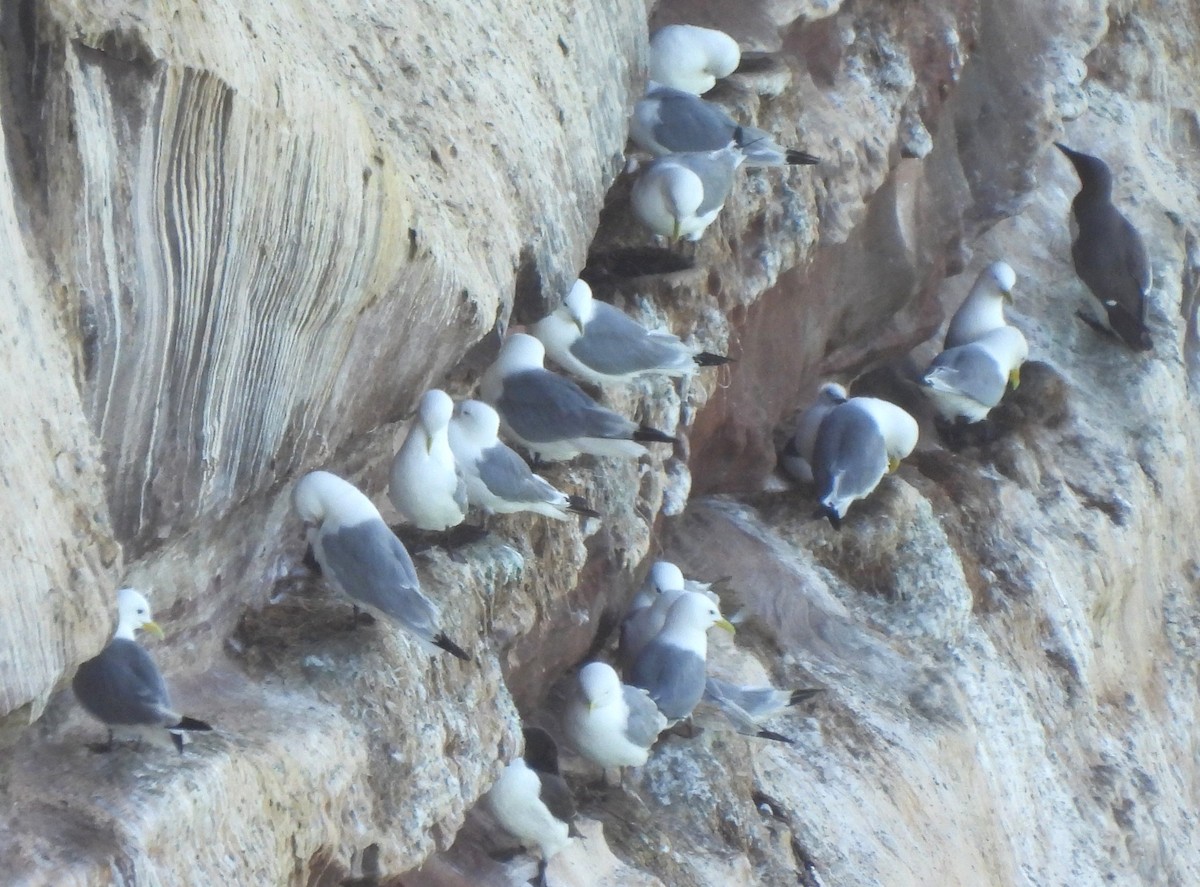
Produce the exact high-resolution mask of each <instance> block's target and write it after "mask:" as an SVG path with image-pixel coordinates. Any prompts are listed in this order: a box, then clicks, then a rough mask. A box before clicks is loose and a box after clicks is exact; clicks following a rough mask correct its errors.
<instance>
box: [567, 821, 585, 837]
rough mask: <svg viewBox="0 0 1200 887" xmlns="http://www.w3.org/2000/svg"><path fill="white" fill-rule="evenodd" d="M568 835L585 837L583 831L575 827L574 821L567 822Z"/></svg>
mask: <svg viewBox="0 0 1200 887" xmlns="http://www.w3.org/2000/svg"><path fill="white" fill-rule="evenodd" d="M567 837H569V838H582V837H583V832H581V831H580V830H579V829H577V828H575V823H574V821H572V822H568V823H567Z"/></svg>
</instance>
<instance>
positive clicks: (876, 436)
mask: <svg viewBox="0 0 1200 887" xmlns="http://www.w3.org/2000/svg"><path fill="white" fill-rule="evenodd" d="M916 445H917V420H916V419H914V418H913V417H912V416H910V415H909V414H908V413H906V412H905V411H904V410H902V409H900V407H898V406H896V405H895V404H892V403H888V402H887V401H886V400H879V399H878V398H874V397H852V398H850V399H849V400H848V401H846V402H845V403H843V404H840V405H838V406H836V407H834V408H833V409H832V410H830V411H829V415H827V416H826V417H825V421H823V422H822V423H821V428H820V430H819V431H818V432H817V442H816V445H815V446H814V448H813V461H812V469H813V481H814V483H815V485H816V488H817V497H818V500H819V501H820V503H821V513H822V514H824V515H825V517H827V518H828V519H829V522H830V523H831V524H832V525H833V527H834V529H839V528H840V527H841V524H842V519H843V518H844V517H845V516H846V511H847V510H848V509H849V508H850V506H851V505H852V504H854V503H855V502H857V501H858V500H859V499H864V498H866V497H867V496H869V495H870V494H871V492H872V491H873V490H874V489H875V487H877V486H878V485H879V481H880V480H882V479H883V476H884V475H885V474H887V473H888V472H889V471H894V470H895V469H896V467H897V466H899V464H900V461H901V460H902V459H904V458H905V457H906V456H907V455H908V454H909V453H911V452H912V451H913V448H914V447H916Z"/></svg>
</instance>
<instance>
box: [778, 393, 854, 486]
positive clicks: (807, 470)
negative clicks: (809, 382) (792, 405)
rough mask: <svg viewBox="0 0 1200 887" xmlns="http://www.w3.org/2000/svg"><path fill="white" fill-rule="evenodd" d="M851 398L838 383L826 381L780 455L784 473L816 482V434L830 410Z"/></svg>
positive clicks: (801, 480)
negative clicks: (814, 460) (813, 459)
mask: <svg viewBox="0 0 1200 887" xmlns="http://www.w3.org/2000/svg"><path fill="white" fill-rule="evenodd" d="M848 399H849V395H848V394H847V393H846V389H845V388H843V387H842V386H841V385H839V384H838V383H837V382H826V383H825V384H824V385H822V386H821V387H820V388H819V389H818V390H817V399H816V400H815V401H813V403H812V406H810V407H809V408H808V409H806V410H805V411H804V412H803V413H802V414H801V416H800V421H799V422H797V423H796V430H795V431H794V432H793V433H792V436H791V437H790V438H789V439H788V442H787V446H786V447H784V450H783V452H782V453H781V454H780V458H779V464H780V465H781V466H782V467H783V470H784V471H786V472H787V473H788V474H790V475H791V476H792V477H794V478H795V479H796V480H798V481H800V482H801V483H806V484H810V483H812V482H813V470H812V458H813V448H814V447H815V446H816V445H817V432H818V431H820V430H821V423H822V422H824V421H825V417H826V416H828V415H829V411H830V410H832V409H833V408H834V407H836V406H837V405H838V404H843V403H845V402H846V401H847V400H848Z"/></svg>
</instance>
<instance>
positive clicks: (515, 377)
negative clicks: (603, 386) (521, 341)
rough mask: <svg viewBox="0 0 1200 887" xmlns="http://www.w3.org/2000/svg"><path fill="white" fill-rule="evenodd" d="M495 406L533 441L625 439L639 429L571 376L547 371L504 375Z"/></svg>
mask: <svg viewBox="0 0 1200 887" xmlns="http://www.w3.org/2000/svg"><path fill="white" fill-rule="evenodd" d="M496 409H497V411H498V412H499V413H500V415H501V416H503V417H504V421H505V422H507V423H508V425H509V427H510V428H512V430H513V431H515V432H516V433H517V434H518V435H520V436H521V437H522V438H524V439H525V440H527V441H529V442H530V443H550V442H553V441H559V440H575V439H578V438H581V437H596V438H609V439H613V440H625V439H628V438H630V437H631V436H632V434H633V432H634V431H636V430H637V425H636V424H634V423H633V422H630V421H629V420H628V419H626V418H624V417H623V416H619V415H617V414H616V413H614V412H611V411H610V410H606V409H604V408H603V407H601V406H599V405H598V404H597V403H596V402H595V401H594V400H592V399H591V398H590V397H588V396H587V394H586V393H585V392H584V391H583V389H582V388H580V387H579V386H578V385H576V384H575V383H574V382H572V381H571V380H570V379H566V378H563V377H562V376H557V375H555V374H554V373H551V372H549V371H547V370H526V371H524V372H520V373H513V374H512V375H509V376H505V378H504V387H503V390H502V392H501V394H500V397H499V399H498V400H497V402H496Z"/></svg>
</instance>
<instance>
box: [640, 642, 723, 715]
mask: <svg viewBox="0 0 1200 887" xmlns="http://www.w3.org/2000/svg"><path fill="white" fill-rule="evenodd" d="M704 672H705V662H704V659H702V658H701V657H700V656H698V655H696V654H695V653H693V652H691V651H690V650H684V649H681V648H679V647H674V646H671V645H670V644H664V643H661V642H659V641H658V640H657V639H655V640H652V641H651V642H650V643H648V644H647V645H646V646H645V648H643V650H642V652H641V653H640V654H639V655H638V658H637V662H635V663H634V665H633V671H632V673H631V674H630V683H631V684H633V685H634V686H635V687H641V688H642V689H644V690H645V691H646V692H647V693H649V694H650V698H651V699H653V700H654V703H655V705H657V706H658V708H659V710H660V711H661V712H662V713H663V714H664V715H666V716H667V717H668V718H669V719H671V720H673V721H677V720H680V719H682V718H686V717H687V716H688V715H689V714H691V713H692V709H693V708H695V707H696V703H697V702H699V701H700V697H701V696H703V695H704Z"/></svg>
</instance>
